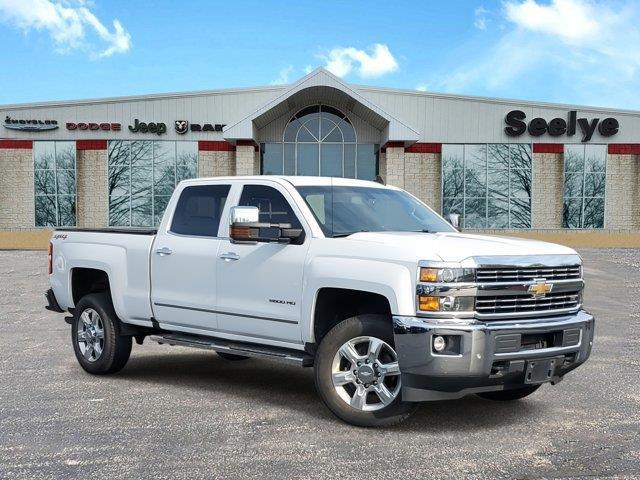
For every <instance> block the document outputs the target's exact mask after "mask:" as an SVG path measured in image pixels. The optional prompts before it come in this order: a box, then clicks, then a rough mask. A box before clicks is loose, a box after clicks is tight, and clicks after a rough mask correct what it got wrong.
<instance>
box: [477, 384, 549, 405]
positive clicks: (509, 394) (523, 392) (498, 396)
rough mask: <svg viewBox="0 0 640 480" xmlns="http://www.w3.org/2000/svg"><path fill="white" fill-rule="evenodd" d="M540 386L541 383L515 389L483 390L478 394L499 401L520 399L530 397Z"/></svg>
mask: <svg viewBox="0 0 640 480" xmlns="http://www.w3.org/2000/svg"><path fill="white" fill-rule="evenodd" d="M539 388H540V385H529V386H526V387H523V388H514V389H513V390H499V391H496V392H483V393H478V394H477V395H478V396H479V397H481V398H485V399H487V400H495V401H498V402H510V401H512V400H520V399H521V398H524V397H528V396H529V395H531V394H532V393H533V392H535V391H536V390H538V389H539Z"/></svg>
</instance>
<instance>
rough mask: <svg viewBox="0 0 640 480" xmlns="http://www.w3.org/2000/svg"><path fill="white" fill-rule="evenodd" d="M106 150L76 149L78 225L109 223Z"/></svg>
mask: <svg viewBox="0 0 640 480" xmlns="http://www.w3.org/2000/svg"><path fill="white" fill-rule="evenodd" d="M107 157H108V155H107V150H78V151H77V157H76V168H77V174H76V175H77V176H76V195H77V197H76V198H77V201H76V221H77V225H78V227H86V228H100V227H106V226H107V225H108V224H109V191H108V183H107Z"/></svg>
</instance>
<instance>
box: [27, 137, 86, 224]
mask: <svg viewBox="0 0 640 480" xmlns="http://www.w3.org/2000/svg"><path fill="white" fill-rule="evenodd" d="M33 167H34V171H33V186H34V196H35V198H34V202H35V225H36V227H62V226H64V227H69V226H75V225H76V143H75V142H34V143H33Z"/></svg>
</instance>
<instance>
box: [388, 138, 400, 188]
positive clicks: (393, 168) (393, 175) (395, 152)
mask: <svg viewBox="0 0 640 480" xmlns="http://www.w3.org/2000/svg"><path fill="white" fill-rule="evenodd" d="M385 160H386V175H387V176H386V177H385V181H386V183H388V184H389V185H393V186H395V187H399V188H404V172H405V159H404V147H387V151H386V155H385Z"/></svg>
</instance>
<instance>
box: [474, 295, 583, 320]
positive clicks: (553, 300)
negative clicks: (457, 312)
mask: <svg viewBox="0 0 640 480" xmlns="http://www.w3.org/2000/svg"><path fill="white" fill-rule="evenodd" d="M579 304H580V292H579V291H574V292H559V293H548V294H547V295H545V296H544V297H538V298H536V297H534V296H533V295H499V296H492V297H477V298H476V312H477V313H479V314H483V315H493V314H499V313H518V312H542V311H548V310H561V309H570V308H576V307H578V305H579Z"/></svg>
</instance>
